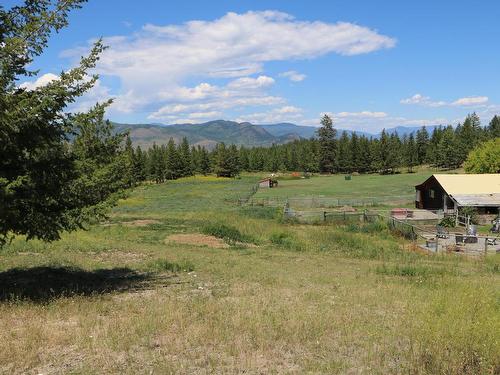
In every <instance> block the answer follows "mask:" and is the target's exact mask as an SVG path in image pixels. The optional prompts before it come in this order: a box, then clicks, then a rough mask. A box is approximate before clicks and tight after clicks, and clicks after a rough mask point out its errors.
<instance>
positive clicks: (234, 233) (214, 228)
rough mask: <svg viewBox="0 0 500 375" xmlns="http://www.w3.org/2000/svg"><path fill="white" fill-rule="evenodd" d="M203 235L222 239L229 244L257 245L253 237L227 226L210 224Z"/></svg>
mask: <svg viewBox="0 0 500 375" xmlns="http://www.w3.org/2000/svg"><path fill="white" fill-rule="evenodd" d="M203 233H205V234H207V235H210V236H214V237H217V238H222V239H223V240H224V241H226V242H229V243H235V242H245V243H255V241H254V240H253V239H252V237H251V236H248V235H246V234H243V233H241V232H240V231H239V230H238V229H237V228H235V227H231V226H229V225H225V224H209V225H207V226H205V227H204V228H203Z"/></svg>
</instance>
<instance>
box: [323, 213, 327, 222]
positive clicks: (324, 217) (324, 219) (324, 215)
mask: <svg viewBox="0 0 500 375" xmlns="http://www.w3.org/2000/svg"><path fill="white" fill-rule="evenodd" d="M323 222H325V223H326V211H323Z"/></svg>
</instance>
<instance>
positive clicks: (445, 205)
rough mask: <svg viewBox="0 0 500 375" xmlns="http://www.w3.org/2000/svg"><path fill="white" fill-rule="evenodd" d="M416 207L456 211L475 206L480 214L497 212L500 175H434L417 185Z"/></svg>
mask: <svg viewBox="0 0 500 375" xmlns="http://www.w3.org/2000/svg"><path fill="white" fill-rule="evenodd" d="M415 190H416V197H415V207H416V208H421V209H426V210H443V211H444V212H445V213H452V212H456V211H457V210H458V208H460V207H474V208H476V209H477V211H478V213H479V214H498V210H499V208H500V174H435V175H432V176H431V177H429V178H428V179H427V180H425V181H424V182H423V183H421V184H420V185H417V186H415Z"/></svg>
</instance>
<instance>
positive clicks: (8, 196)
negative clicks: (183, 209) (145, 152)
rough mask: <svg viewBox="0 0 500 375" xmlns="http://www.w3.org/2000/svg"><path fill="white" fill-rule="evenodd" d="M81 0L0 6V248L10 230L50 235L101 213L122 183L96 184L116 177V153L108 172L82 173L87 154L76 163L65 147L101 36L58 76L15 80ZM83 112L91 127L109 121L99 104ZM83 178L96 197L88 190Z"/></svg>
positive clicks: (35, 235)
mask: <svg viewBox="0 0 500 375" xmlns="http://www.w3.org/2000/svg"><path fill="white" fill-rule="evenodd" d="M83 2H84V1H82V0H66V1H64V2H62V1H60V2H57V3H56V4H57V6H55V5H56V4H54V2H53V1H49V0H47V1H26V2H25V4H24V5H22V6H16V7H13V8H12V9H10V10H4V9H3V8H2V7H0V66H1V68H0V108H1V110H0V127H1V130H0V246H1V245H2V244H4V243H5V241H6V240H7V239H8V238H7V237H9V236H10V235H21V234H22V235H26V237H27V239H32V238H39V239H42V240H47V241H52V240H56V239H58V238H59V236H60V233H61V232H63V231H69V230H74V229H77V228H80V227H82V226H83V225H84V224H85V223H86V222H88V221H90V220H95V219H99V218H101V217H102V214H103V212H104V209H105V207H107V206H109V205H111V204H113V200H112V199H111V198H112V197H111V196H112V195H113V194H114V193H117V191H113V190H112V189H113V188H117V189H121V188H122V186H123V184H121V183H122V182H123V181H122V179H119V181H117V183H116V184H115V183H114V181H111V182H112V184H111V185H110V186H107V187H106V186H100V185H99V184H100V183H107V182H109V180H108V178H109V177H112V176H114V175H113V172H114V167H116V166H117V164H115V162H116V160H115V159H114V158H113V159H112V163H113V168H111V166H109V168H108V169H106V171H105V172H106V173H107V175H106V176H95V177H94V176H91V175H89V174H87V173H86V171H88V170H91V169H92V167H93V166H92V165H90V164H91V163H90V162H89V160H88V159H85V160H80V161H78V159H77V155H76V154H75V153H74V152H75V151H74V149H73V148H72V146H71V145H70V144H71V139H70V137H69V135H70V134H72V133H73V132H74V131H75V130H77V129H74V127H75V126H76V125H75V123H74V120H75V117H74V116H73V115H71V114H69V113H66V112H65V111H67V106H68V104H70V103H73V102H74V101H75V100H76V99H77V98H78V97H80V96H81V95H83V94H84V93H85V92H86V91H88V90H90V89H91V88H92V86H93V85H94V84H95V82H96V81H97V78H98V77H97V76H92V75H90V74H91V70H92V69H93V68H94V67H95V65H96V62H97V60H98V58H99V55H100V53H101V52H102V51H103V49H104V47H103V45H102V43H101V42H100V41H98V42H97V43H96V44H94V46H93V48H92V49H91V51H90V53H89V54H88V56H86V57H83V58H81V60H80V62H79V63H78V64H77V66H76V67H74V68H73V69H71V70H69V71H66V72H63V73H61V75H60V76H59V79H58V80H54V81H52V82H50V83H48V84H47V85H45V86H42V87H38V88H33V89H27V88H20V87H19V86H18V80H19V79H23V78H24V77H31V76H33V75H35V74H36V72H34V71H30V68H29V67H30V65H34V63H35V61H34V60H35V59H36V58H37V57H38V56H40V55H41V54H42V53H43V52H44V50H45V48H46V47H47V45H48V41H49V40H50V37H51V35H52V33H53V32H54V31H55V32H58V31H60V30H61V29H62V28H64V27H65V26H67V24H68V15H69V12H70V11H71V10H73V9H76V8H80V7H81V5H82V3H83ZM89 77H90V79H89ZM86 115H87V117H82V116H78V119H77V121H78V126H83V125H84V121H88V122H90V123H93V124H98V125H99V126H98V127H96V128H94V130H97V129H100V128H101V127H104V126H107V124H106V123H105V122H102V121H101V119H100V118H99V116H100V113H99V109H98V108H97V109H96V108H93V109H92V111H91V112H89V113H87V114H86ZM108 151H111V149H110V150H108ZM113 151H117V150H116V149H114V150H113ZM114 156H115V155H114ZM95 157H96V158H97V159H99V158H100V157H101V156H100V155H95ZM108 160H111V159H108ZM86 164H89V165H86ZM87 167H88V168H87ZM101 167H102V168H105V165H100V166H99V168H101ZM85 168H87V169H85ZM85 179H92V181H85ZM87 182H88V183H89V184H93V188H95V189H96V191H97V192H98V193H99V194H98V195H96V196H94V197H90V196H86V192H85V191H84V189H85V188H86V186H87V185H86V183H87ZM91 194H92V192H89V193H87V195H91Z"/></svg>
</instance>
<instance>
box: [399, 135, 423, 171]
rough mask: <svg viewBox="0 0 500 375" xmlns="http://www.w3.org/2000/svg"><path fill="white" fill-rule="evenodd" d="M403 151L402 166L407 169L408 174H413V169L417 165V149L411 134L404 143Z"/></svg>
mask: <svg viewBox="0 0 500 375" xmlns="http://www.w3.org/2000/svg"><path fill="white" fill-rule="evenodd" d="M403 149H404V165H405V166H406V168H407V169H408V172H413V168H414V167H415V166H417V165H419V162H418V148H417V144H416V142H415V137H414V136H413V133H411V134H410V136H409V137H408V139H407V140H406V142H404V148H403Z"/></svg>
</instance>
